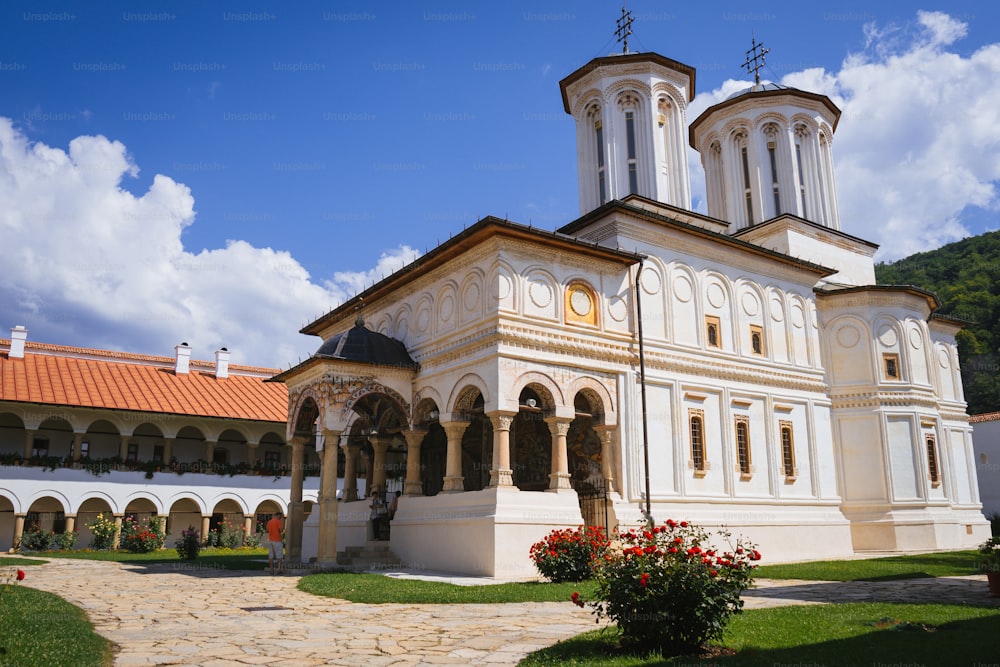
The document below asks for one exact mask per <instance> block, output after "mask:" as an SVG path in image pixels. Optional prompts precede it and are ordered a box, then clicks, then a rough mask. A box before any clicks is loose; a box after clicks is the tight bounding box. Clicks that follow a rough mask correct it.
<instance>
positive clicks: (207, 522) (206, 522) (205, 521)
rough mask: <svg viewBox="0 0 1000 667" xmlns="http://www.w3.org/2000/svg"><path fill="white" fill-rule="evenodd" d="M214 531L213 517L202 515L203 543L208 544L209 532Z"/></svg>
mask: <svg viewBox="0 0 1000 667" xmlns="http://www.w3.org/2000/svg"><path fill="white" fill-rule="evenodd" d="M211 529H212V517H211V516H205V515H202V517H201V543H202V544H207V543H208V531H209V530H211Z"/></svg>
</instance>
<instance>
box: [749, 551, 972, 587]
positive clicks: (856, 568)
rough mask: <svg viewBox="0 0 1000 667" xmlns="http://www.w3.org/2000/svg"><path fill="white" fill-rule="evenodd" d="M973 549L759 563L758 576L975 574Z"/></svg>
mask: <svg viewBox="0 0 1000 667" xmlns="http://www.w3.org/2000/svg"><path fill="white" fill-rule="evenodd" d="M977 560H978V554H977V553H976V552H975V551H948V552H941V553H931V554H914V555H909V556H888V557H885V558H864V559H858V560H829V561H815V562H810V563H792V564H789V565H763V566H761V567H759V568H757V572H756V576H757V577H758V578H760V579H812V580H818V581H880V580H881V581H887V580H891V579H915V578H920V577H957V576H965V575H970V574H978V573H979V572H978V570H977V569H976V562H977Z"/></svg>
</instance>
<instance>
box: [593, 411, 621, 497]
mask: <svg viewBox="0 0 1000 667" xmlns="http://www.w3.org/2000/svg"><path fill="white" fill-rule="evenodd" d="M594 430H595V431H597V434H598V435H599V436H600V437H601V477H603V478H604V488H605V490H606V491H607V492H608V493H613V492H615V491H616V490H617V489H615V467H614V452H615V436H616V435H617V434H618V427H617V426H600V427H596V428H595V429H594Z"/></svg>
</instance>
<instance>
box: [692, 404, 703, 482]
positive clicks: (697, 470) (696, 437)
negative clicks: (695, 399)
mask: <svg viewBox="0 0 1000 667" xmlns="http://www.w3.org/2000/svg"><path fill="white" fill-rule="evenodd" d="M688 415H689V418H688V421H689V432H690V435H691V467H692V468H694V474H695V477H704V475H705V471H706V469H707V468H706V462H705V417H704V413H702V411H701V410H689V411H688Z"/></svg>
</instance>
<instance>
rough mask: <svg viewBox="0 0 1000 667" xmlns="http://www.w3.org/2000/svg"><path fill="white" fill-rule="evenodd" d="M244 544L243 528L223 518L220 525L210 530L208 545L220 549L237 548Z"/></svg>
mask: <svg viewBox="0 0 1000 667" xmlns="http://www.w3.org/2000/svg"><path fill="white" fill-rule="evenodd" d="M242 544H243V528H242V527H241V526H237V525H236V524H234V523H231V522H230V521H229V520H228V519H223V520H222V521H221V522H220V523H219V527H218V528H216V529H215V530H210V531H208V540H207V546H210V547H219V548H220V549H236V548H237V547H239V546H241V545H242Z"/></svg>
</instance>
